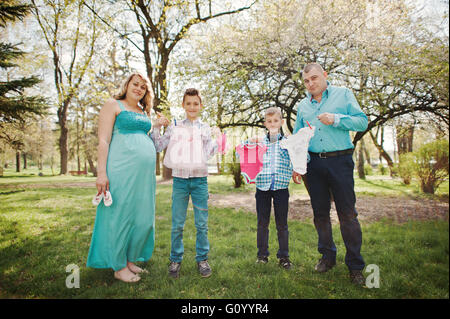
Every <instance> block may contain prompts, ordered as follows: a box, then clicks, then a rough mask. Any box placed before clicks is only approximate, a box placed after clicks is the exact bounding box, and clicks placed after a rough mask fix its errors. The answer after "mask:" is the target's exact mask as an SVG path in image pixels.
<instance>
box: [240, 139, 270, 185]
mask: <svg viewBox="0 0 450 319" xmlns="http://www.w3.org/2000/svg"><path fill="white" fill-rule="evenodd" d="M266 151H267V146H266V145H264V144H262V143H257V144H240V145H238V146H236V152H237V153H238V155H239V162H240V165H241V174H242V176H244V181H245V183H246V184H254V183H255V182H256V177H258V174H259V173H260V172H261V171H262V168H263V162H264V154H265V153H266Z"/></svg>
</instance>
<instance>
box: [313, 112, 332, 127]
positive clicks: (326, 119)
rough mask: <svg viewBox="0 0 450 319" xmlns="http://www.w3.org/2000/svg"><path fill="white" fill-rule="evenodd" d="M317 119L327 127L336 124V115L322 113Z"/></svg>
mask: <svg viewBox="0 0 450 319" xmlns="http://www.w3.org/2000/svg"><path fill="white" fill-rule="evenodd" d="M317 118H318V119H319V121H320V122H322V123H323V124H325V125H332V124H333V123H334V114H332V113H322V114H320V115H318V116H317Z"/></svg>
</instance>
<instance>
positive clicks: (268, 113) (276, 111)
mask: <svg viewBox="0 0 450 319" xmlns="http://www.w3.org/2000/svg"><path fill="white" fill-rule="evenodd" d="M274 114H278V115H279V116H280V119H283V115H282V114H281V109H280V108H279V107H276V106H272V107H269V108H268V109H267V110H266V113H265V115H264V118H267V116H272V115H274Z"/></svg>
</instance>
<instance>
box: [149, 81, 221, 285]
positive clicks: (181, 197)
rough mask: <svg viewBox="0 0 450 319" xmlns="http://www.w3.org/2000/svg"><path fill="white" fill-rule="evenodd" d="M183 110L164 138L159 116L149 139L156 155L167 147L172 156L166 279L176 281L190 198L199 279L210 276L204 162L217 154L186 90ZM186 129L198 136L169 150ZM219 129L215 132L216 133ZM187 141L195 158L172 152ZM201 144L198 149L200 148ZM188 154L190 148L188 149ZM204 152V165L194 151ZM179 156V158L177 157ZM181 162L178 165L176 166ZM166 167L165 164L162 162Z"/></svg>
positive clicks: (193, 95)
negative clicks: (191, 161)
mask: <svg viewBox="0 0 450 319" xmlns="http://www.w3.org/2000/svg"><path fill="white" fill-rule="evenodd" d="M182 106H183V108H184V110H185V112H186V118H185V119H184V120H182V121H179V122H175V124H173V125H170V126H169V127H168V128H167V129H166V132H165V134H164V135H163V136H161V135H160V127H161V126H162V125H164V126H166V125H167V124H168V120H167V119H166V118H165V117H164V116H161V115H160V118H159V119H158V120H157V123H156V125H155V126H154V130H153V132H152V134H151V137H152V139H153V141H154V143H155V148H156V151H158V152H161V151H162V150H164V149H165V148H166V147H168V146H169V148H168V150H167V151H166V157H167V156H171V158H170V162H171V163H172V164H174V163H175V164H174V166H173V167H172V176H173V189H172V232H171V252H170V264H169V276H171V277H173V278H178V276H179V274H180V269H181V261H182V259H183V254H184V247H183V228H184V223H185V221H186V212H187V207H188V204H189V195H190V196H191V198H192V205H193V207H194V220H195V227H196V229H197V238H196V246H195V248H196V256H195V259H196V261H197V268H198V270H199V272H200V275H201V276H202V277H209V276H210V275H211V273H212V271H211V267H210V265H209V264H208V252H209V241H208V197H209V194H208V181H207V176H208V167H207V164H206V158H210V157H211V156H213V155H214V154H215V153H216V151H217V143H216V142H215V141H213V140H212V139H211V129H210V127H209V125H208V124H206V123H203V122H202V121H200V119H199V116H200V112H201V109H202V106H203V105H202V100H201V97H200V94H199V92H198V90H196V89H187V90H186V92H185V93H184V96H183V102H182ZM180 128H182V129H181V131H182V132H183V130H184V129H185V132H189V130H190V132H192V131H196V132H201V133H199V134H197V135H195V134H193V135H192V136H191V137H189V138H188V139H186V140H183V141H182V142H181V143H178V144H182V145H175V148H173V150H171V146H170V143H169V142H171V136H172V135H174V137H175V136H176V134H177V133H176V132H175V130H176V129H180ZM217 131H218V129H216V133H219V132H220V131H219V132H217ZM187 141H193V142H192V143H193V144H195V145H194V146H193V147H194V148H195V149H196V151H195V153H196V154H187V156H186V154H184V155H182V156H178V155H179V154H178V153H177V152H176V151H175V150H180V149H184V150H186V148H184V147H185V146H186V145H185V144H186V143H188V142H187ZM171 143H177V141H176V138H173V139H172V142H171ZM200 144H201V145H200ZM188 150H189V147H188ZM198 150H200V153H201V152H203V154H204V156H203V161H201V160H200V161H199V160H198V159H199V158H200V159H201V158H202V157H201V156H200V157H199V156H198V154H197V151H198ZM177 154H178V155H177ZM192 155H194V157H195V156H196V158H197V160H196V163H187V164H188V165H186V158H192ZM177 161H179V162H181V164H182V165H178V167H177V164H176V162H177ZM165 163H167V162H166V160H165Z"/></svg>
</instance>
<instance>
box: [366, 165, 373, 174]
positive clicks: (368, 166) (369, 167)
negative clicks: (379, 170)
mask: <svg viewBox="0 0 450 319" xmlns="http://www.w3.org/2000/svg"><path fill="white" fill-rule="evenodd" d="M364 174H365V175H372V174H373V169H372V166H371V165H369V164H366V165H364Z"/></svg>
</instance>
